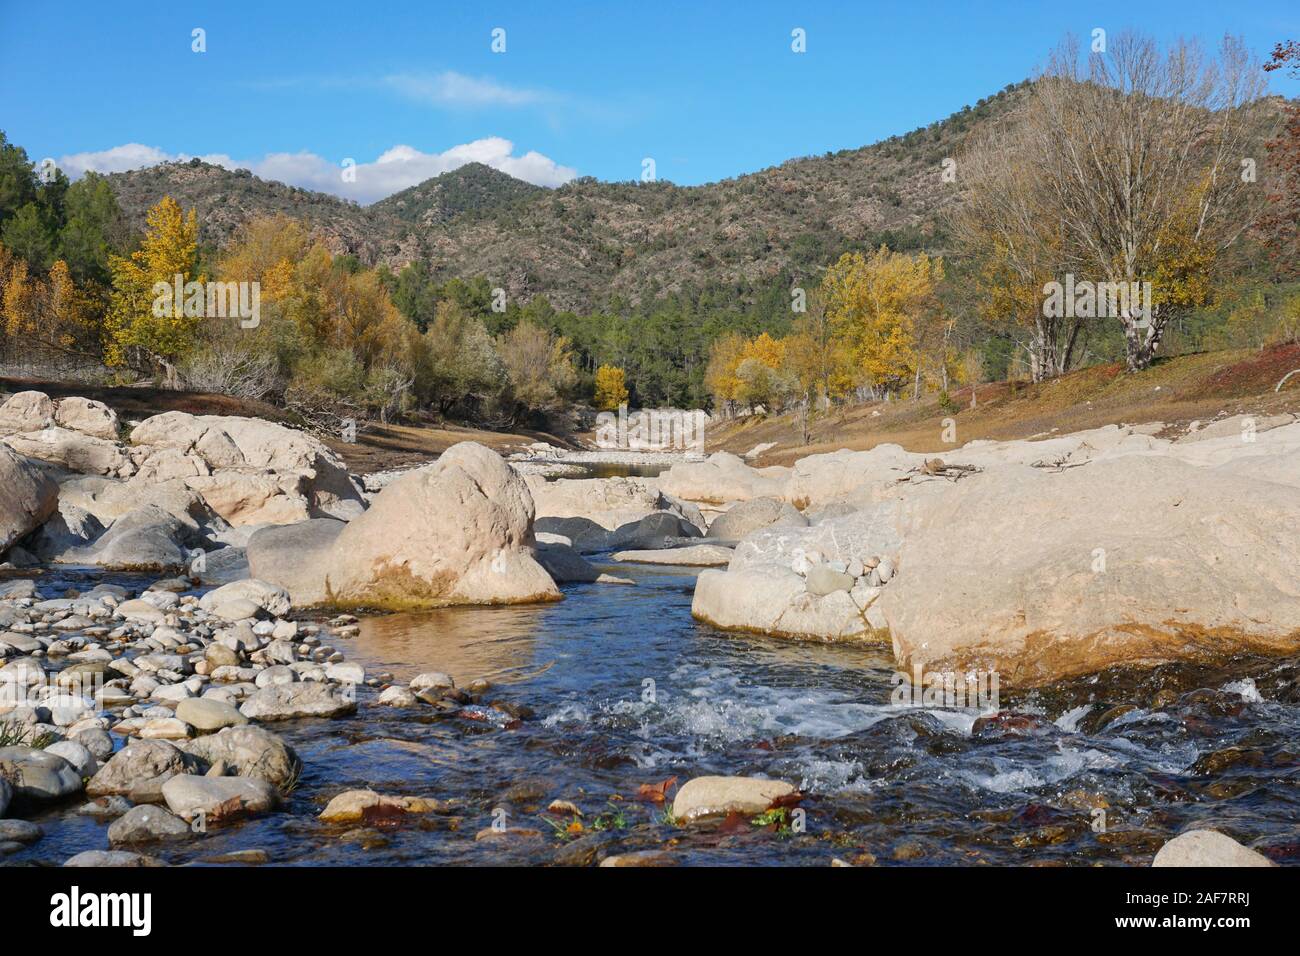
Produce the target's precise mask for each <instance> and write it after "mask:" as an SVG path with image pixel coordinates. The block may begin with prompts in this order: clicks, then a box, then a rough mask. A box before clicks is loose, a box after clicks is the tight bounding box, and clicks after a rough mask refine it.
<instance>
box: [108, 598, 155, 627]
mask: <svg viewBox="0 0 1300 956" xmlns="http://www.w3.org/2000/svg"><path fill="white" fill-rule="evenodd" d="M117 613H118V614H119V615H121V616H122V617H124V618H126V619H127V620H128V621H143V622H145V623H157V624H161V623H162V622H163V620H164V619H165V618H166V617H167V615H166V614H164V613H163V612H162V611H160V610H158V608H156V607H154V606H153V605H152V604H150V603H149V602H148V601H144V600H141V599H140V598H133V599H132V600H130V601H123V602H122V603H121V604H119V605H118V606H117Z"/></svg>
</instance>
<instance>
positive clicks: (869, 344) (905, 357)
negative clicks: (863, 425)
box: [821, 246, 943, 391]
mask: <svg viewBox="0 0 1300 956" xmlns="http://www.w3.org/2000/svg"><path fill="white" fill-rule="evenodd" d="M942 278H943V260H942V259H938V258H931V257H930V256H928V255H926V254H925V253H923V252H919V253H915V254H911V255H909V254H907V253H900V252H892V251H890V250H889V249H888V248H886V247H885V246H881V247H880V248H879V249H878V250H876V252H875V253H873V254H872V255H871V256H870V257H866V256H864V255H862V253H860V252H850V253H845V254H844V255H843V256H841V257H840V259H839V261H838V262H836V263H835V264H834V265H833V266H831V267H830V268H829V269H828V270H827V271H826V275H825V277H824V278H823V280H822V287H821V294H822V295H823V296H824V297H825V301H826V306H825V308H826V312H827V315H828V316H829V318H830V321H831V326H832V328H833V329H834V332H835V334H836V335H837V336H838V337H839V338H840V340H841V341H842V342H844V344H845V346H846V347H847V348H849V349H850V350H851V351H852V354H853V358H854V365H855V368H856V371H857V374H858V375H859V376H860V377H861V379H862V380H863V382H864V384H866V385H868V386H869V387H871V388H873V389H882V390H884V391H896V390H897V389H899V388H900V387H901V386H902V385H903V383H904V382H906V381H908V380H909V379H912V380H913V381H916V382H919V379H918V378H917V376H918V374H919V370H920V362H921V356H920V354H919V344H920V343H919V338H920V340H924V339H925V338H926V337H927V336H928V335H929V332H928V331H927V330H928V328H929V327H930V324H931V323H932V322H934V321H936V320H937V317H938V316H939V315H940V310H939V304H938V298H937V295H936V290H937V285H938V283H939V282H940V280H942ZM917 387H918V389H919V385H918V386H917Z"/></svg>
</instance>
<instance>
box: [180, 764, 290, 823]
mask: <svg viewBox="0 0 1300 956" xmlns="http://www.w3.org/2000/svg"><path fill="white" fill-rule="evenodd" d="M162 795H163V799H164V800H166V801H167V809H169V810H171V812H172V813H174V814H176V815H177V816H178V817H182V818H184V819H185V820H193V819H194V818H195V817H198V816H200V815H202V817H203V818H204V819H205V820H206V821H207V822H212V821H214V820H219V819H226V818H229V817H231V816H237V815H241V814H245V813H261V812H264V811H267V810H274V809H275V808H276V807H278V806H279V805H280V795H279V793H277V792H276V789H275V788H274V787H273V786H271V785H270V784H269V783H267V782H266V781H265V780H256V779H253V778H251V777H195V776H191V775H189V774H182V775H180V776H176V777H172V778H171V779H170V780H168V781H167V782H166V783H165V784H163V788H162Z"/></svg>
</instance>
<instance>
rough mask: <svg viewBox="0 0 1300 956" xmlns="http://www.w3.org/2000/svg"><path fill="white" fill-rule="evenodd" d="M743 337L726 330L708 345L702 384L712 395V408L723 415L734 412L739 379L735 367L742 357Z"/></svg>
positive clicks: (738, 394) (737, 396)
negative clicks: (707, 356)
mask: <svg viewBox="0 0 1300 956" xmlns="http://www.w3.org/2000/svg"><path fill="white" fill-rule="evenodd" d="M744 353H745V337H744V336H743V335H741V334H740V333H739V332H728V333H726V334H725V335H721V336H719V337H718V338H716V339H714V340H713V343H712V345H710V346H709V361H708V365H707V366H706V368H705V371H704V385H705V387H706V388H707V389H708V390H709V394H710V395H712V396H713V408H714V410H715V411H717V412H719V413H721V414H723V415H728V416H729V415H732V414H734V413H735V410H736V405H737V402H738V401H739V396H740V379H739V378H737V377H736V369H737V367H738V366H739V365H740V363H741V360H742V359H743V358H744Z"/></svg>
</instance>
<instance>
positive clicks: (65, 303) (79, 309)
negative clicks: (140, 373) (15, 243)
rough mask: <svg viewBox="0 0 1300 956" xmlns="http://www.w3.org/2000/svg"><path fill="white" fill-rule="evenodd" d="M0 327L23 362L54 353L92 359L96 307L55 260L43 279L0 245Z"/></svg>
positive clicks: (59, 261)
mask: <svg viewBox="0 0 1300 956" xmlns="http://www.w3.org/2000/svg"><path fill="white" fill-rule="evenodd" d="M0 319H2V320H3V321H2V322H0V328H2V329H3V331H4V333H5V335H6V336H7V337H8V338H9V339H11V340H13V342H14V343H15V345H17V346H18V347H19V348H20V349H21V352H22V354H23V356H24V357H25V358H27V359H33V358H36V357H38V356H40V355H42V354H46V355H48V354H49V353H59V354H62V355H77V356H85V357H96V356H97V348H98V344H99V343H98V331H99V330H98V327H97V324H96V321H95V303H94V302H93V301H92V297H91V296H90V295H88V294H87V293H86V291H85V290H83V289H81V288H78V286H77V284H76V282H75V281H73V278H72V273H71V270H69V268H68V264H67V263H66V262H64V261H63V260H62V259H58V260H56V261H55V262H54V264H53V265H52V266H50V271H49V274H48V275H47V276H46V277H45V278H41V276H39V275H32V274H31V273H30V272H29V269H28V265H27V261H26V260H25V259H21V258H18V257H16V256H13V255H12V254H10V253H9V252H8V250H6V249H5V248H4V247H3V246H0Z"/></svg>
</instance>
